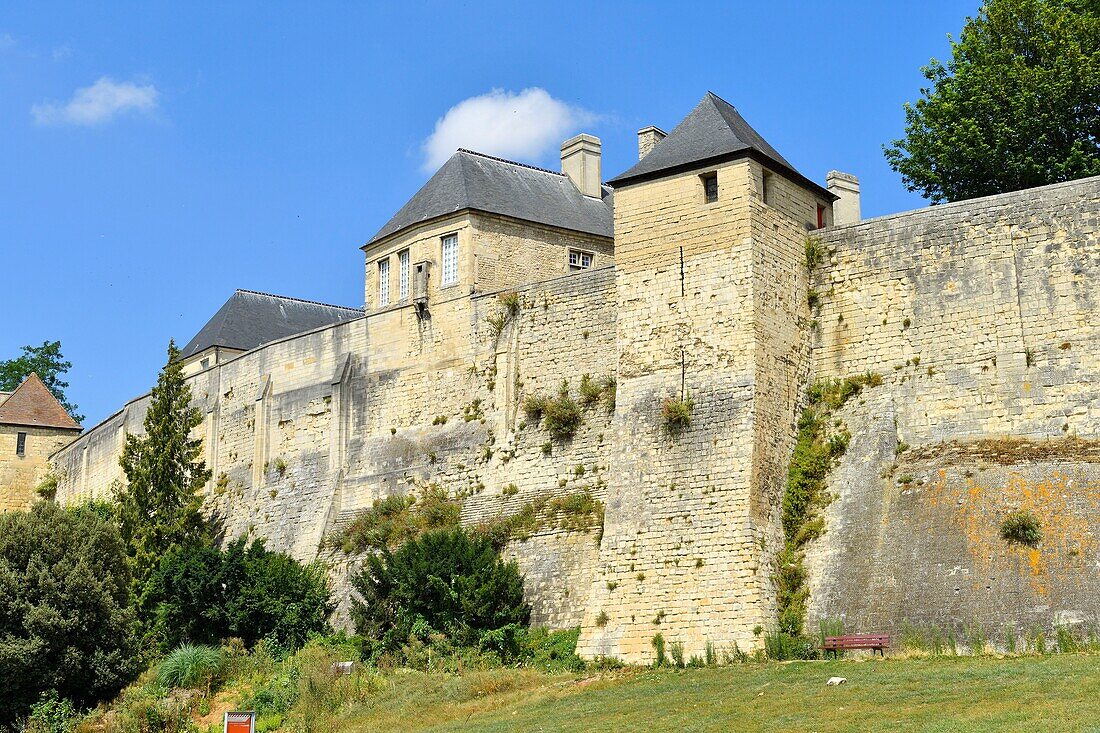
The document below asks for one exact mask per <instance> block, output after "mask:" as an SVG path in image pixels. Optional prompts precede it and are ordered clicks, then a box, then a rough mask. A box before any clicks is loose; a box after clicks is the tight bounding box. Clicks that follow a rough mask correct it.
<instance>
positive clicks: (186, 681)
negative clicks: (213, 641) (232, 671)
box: [157, 644, 223, 688]
mask: <svg viewBox="0 0 1100 733" xmlns="http://www.w3.org/2000/svg"><path fill="white" fill-rule="evenodd" d="M222 662H223V660H222V652H221V649H219V648H218V647H215V646H204V645H194V644H183V645H182V646H179V647H177V648H176V649H174V650H172V651H171V652H170V653H169V654H168V656H166V657H165V658H164V659H163V660H162V661H161V663H160V665H159V666H158V667H157V682H159V683H160V684H162V685H164V686H165V687H167V688H175V687H187V688H208V687H209V686H210V685H211V683H213V681H214V680H215V679H216V678H217V677H218V675H219V674H220V673H221V670H222Z"/></svg>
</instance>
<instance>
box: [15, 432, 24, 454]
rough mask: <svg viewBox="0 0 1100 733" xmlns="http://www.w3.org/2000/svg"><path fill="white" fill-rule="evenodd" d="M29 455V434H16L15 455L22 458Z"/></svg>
mask: <svg viewBox="0 0 1100 733" xmlns="http://www.w3.org/2000/svg"><path fill="white" fill-rule="evenodd" d="M26 453H27V434H26V433H16V435H15V455H17V456H22V455H26Z"/></svg>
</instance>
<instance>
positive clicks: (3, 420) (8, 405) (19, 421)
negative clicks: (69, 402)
mask: <svg viewBox="0 0 1100 733" xmlns="http://www.w3.org/2000/svg"><path fill="white" fill-rule="evenodd" d="M0 425H23V426H27V427H32V428H61V429H64V430H80V425H78V424H77V422H76V420H73V419H72V417H71V416H70V415H69V413H68V412H66V411H65V408H64V407H62V406H61V403H60V402H58V401H57V398H56V397H54V396H53V393H52V392H50V390H49V389H48V388H47V387H46V385H45V384H44V383H43V382H42V380H41V379H39V378H38V375H37V374H35V373H34V372H31V374H30V376H29V377H27V378H26V379H24V380H23V383H22V384H20V385H19V386H18V387H16V388H15V391H14V392H12V393H11V394H10V395H9V396H8V398H7V399H6V400H4V401H3V402H0Z"/></svg>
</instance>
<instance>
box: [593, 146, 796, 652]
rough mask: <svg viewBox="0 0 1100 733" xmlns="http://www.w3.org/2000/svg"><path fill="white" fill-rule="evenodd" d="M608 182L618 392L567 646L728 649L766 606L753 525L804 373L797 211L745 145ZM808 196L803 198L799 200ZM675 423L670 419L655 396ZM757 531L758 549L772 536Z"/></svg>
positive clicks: (765, 500)
mask: <svg viewBox="0 0 1100 733" xmlns="http://www.w3.org/2000/svg"><path fill="white" fill-rule="evenodd" d="M711 170H713V169H710V170H707V169H700V170H698V171H690V172H686V173H683V174H680V175H676V176H671V177H668V178H665V179H661V180H658V181H652V182H648V183H643V184H637V185H634V186H628V187H626V188H624V189H620V190H617V191H616V194H615V232H616V241H615V245H616V251H615V257H616V295H617V298H618V342H617V348H618V353H619V404H620V409H619V410H618V411H617V412H616V418H615V445H616V450H615V452H614V453H613V455H612V458H611V490H610V494H609V498H608V506H607V518H606V520H605V528H604V539H603V543H602V545H601V553H600V572H599V574H598V575H597V577H596V579H595V582H594V583H593V586H592V591H591V596H590V602H589V608H588V610H587V612H586V613H585V620H584V624H583V628H582V634H581V640H580V644H579V647H578V649H579V652H580V653H582V654H585V655H589V656H600V655H613V656H618V657H622V658H626V659H628V660H630V661H635V662H637V661H646V660H648V659H650V658H651V657H652V654H653V649H652V646H651V642H652V639H653V637H654V635H655V634H656V633H658V632H660V633H661V634H662V635H663V636H664V638H665V639H666V640H667V641H669V642H673V641H675V642H682V643H683V644H684V645H685V649H686V652H687V653H688V654H689V655H692V654H694V655H702V654H703V653H704V650H705V647H706V645H707V644H708V643H712V644H714V645H715V646H716V647H719V648H728V647H729V646H730V645H732V644H734V643H736V644H738V645H740V646H741V647H742V648H749V647H752V646H753V645H754V644H755V643H757V642H756V638H755V636H754V634H753V628H754V627H755V626H757V625H760V624H765V623H767V621H768V620H769V619H770V617H771V615H772V613H771V612H772V609H773V608H774V598H773V596H774V594H773V592H772V591H771V584H770V577H769V572H768V561H767V560H768V557H769V554H768V553H769V552H773V551H774V549H772V550H768V549H765V548H766V547H769V542H768V538H769V537H775V536H776V535H777V526H776V519H777V514H776V512H775V506H774V502H775V499H776V497H777V496H778V492H779V490H780V488H781V482H780V478H781V476H782V473H783V469H784V467H785V464H786V460H787V455H788V453H789V447H790V444H791V438H792V436H793V406H794V404H795V402H796V400H797V399H798V395H799V393H800V390H801V385H800V384H799V382H800V381H801V380H804V378H805V371H806V370H805V368H804V366H803V365H804V364H805V359H804V358H803V356H804V354H805V353H806V337H807V326H808V318H807V316H808V313H807V311H806V304H805V289H806V281H807V274H806V271H805V268H804V266H802V265H801V259H802V251H803V240H804V233H805V228H804V226H803V224H802V222H801V221H795V220H792V219H791V218H790V217H789V216H787V215H786V214H785V213H784V212H782V211H780V210H778V209H775V208H773V207H770V206H767V205H765V204H764V203H762V201H761V197H760V181H761V175H762V172H761V170H760V168H759V166H758V165H757V164H756V163H755V162H751V161H748V160H741V161H735V162H732V163H726V164H723V165H721V166H719V167H718V168H717V171H716V172H717V176H718V189H719V198H718V201H717V202H714V203H706V202H705V199H704V194H703V186H702V181H701V179H700V174H701V173H709V172H711ZM804 203H806V206H805V207H803V208H807V209H808V207H809V205H810V204H811V203H812V199H811V198H809V197H807V200H806V201H805V202H804ZM681 397H686V398H690V399H691V400H692V402H693V409H692V415H691V425H690V427H689V429H687V430H685V431H684V432H683V433H682V434H680V435H678V436H675V435H670V434H669V433H668V431H667V429H666V428H665V426H664V423H663V421H662V418H661V410H662V404H663V402H664V401H665V400H667V399H669V398H681ZM770 547H772V548H774V547H775V545H774V543H772V544H771V545H770Z"/></svg>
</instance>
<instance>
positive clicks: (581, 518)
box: [477, 489, 604, 547]
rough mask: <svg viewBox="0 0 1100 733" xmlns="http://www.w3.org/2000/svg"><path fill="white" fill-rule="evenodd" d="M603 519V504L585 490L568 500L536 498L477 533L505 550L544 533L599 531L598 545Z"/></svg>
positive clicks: (479, 529) (545, 497) (559, 497)
mask: <svg viewBox="0 0 1100 733" xmlns="http://www.w3.org/2000/svg"><path fill="white" fill-rule="evenodd" d="M603 517H604V504H603V502H602V501H600V500H599V499H597V498H595V497H594V496H592V493H591V492H590V491H588V490H587V489H585V490H584V491H579V492H577V493H573V494H566V495H565V496H546V495H543V496H539V497H536V498H534V499H532V500H531V501H529V502H527V503H525V504H524V505H523V506H522V507H520V508H519V511H517V512H515V513H514V514H510V515H508V516H507V517H499V518H497V519H493V520H490V521H488V522H484V523H482V524H481V525H479V526H478V527H477V531H479V532H481V533H482V534H484V535H486V536H487V537H488V538H489V539H490V541H491V542H492V543H493V545H494V546H496V547H503V546H504V545H505V544H506V543H507V542H510V541H512V540H526V539H528V538H529V537H530V536H531V535H533V534H535V533H536V532H538V531H539V530H542V529H564V530H568V531H570V532H588V531H590V530H592V529H595V530H597V532H596V537H597V541H598V540H599V538H600V537H602V535H603Z"/></svg>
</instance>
